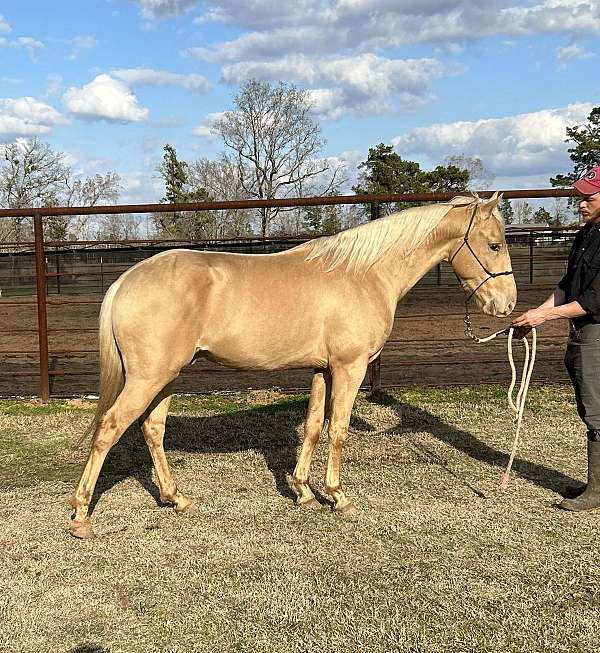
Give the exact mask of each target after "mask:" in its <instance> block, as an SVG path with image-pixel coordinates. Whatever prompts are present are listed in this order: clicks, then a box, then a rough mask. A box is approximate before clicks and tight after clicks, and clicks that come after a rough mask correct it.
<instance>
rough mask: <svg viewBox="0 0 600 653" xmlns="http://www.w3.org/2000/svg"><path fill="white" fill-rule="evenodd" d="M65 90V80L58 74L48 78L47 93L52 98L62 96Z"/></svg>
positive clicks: (52, 74) (50, 75)
mask: <svg viewBox="0 0 600 653" xmlns="http://www.w3.org/2000/svg"><path fill="white" fill-rule="evenodd" d="M62 90H63V78H62V76H61V75H57V74H56V73H50V74H49V75H48V76H47V77H46V93H47V94H48V95H50V96H55V95H60V94H61V93H62Z"/></svg>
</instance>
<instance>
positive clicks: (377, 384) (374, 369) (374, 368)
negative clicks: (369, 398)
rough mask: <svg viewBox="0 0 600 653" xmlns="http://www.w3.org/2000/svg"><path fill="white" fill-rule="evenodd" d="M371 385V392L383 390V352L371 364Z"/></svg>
mask: <svg viewBox="0 0 600 653" xmlns="http://www.w3.org/2000/svg"><path fill="white" fill-rule="evenodd" d="M369 385H370V386H371V392H379V391H380V390H381V354H379V356H377V358H376V359H375V360H374V361H373V362H372V363H370V364H369Z"/></svg>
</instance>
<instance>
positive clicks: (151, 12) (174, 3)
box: [136, 0, 198, 18]
mask: <svg viewBox="0 0 600 653" xmlns="http://www.w3.org/2000/svg"><path fill="white" fill-rule="evenodd" d="M136 2H137V3H138V4H139V5H140V8H141V10H142V15H143V16H144V17H145V18H163V17H166V16H176V15H178V14H182V13H184V12H185V11H187V10H188V9H191V8H192V7H193V6H194V5H195V4H198V0H136Z"/></svg>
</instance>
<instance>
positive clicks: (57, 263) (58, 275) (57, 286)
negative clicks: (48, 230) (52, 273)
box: [54, 248, 60, 295]
mask: <svg viewBox="0 0 600 653" xmlns="http://www.w3.org/2000/svg"><path fill="white" fill-rule="evenodd" d="M54 254H55V256H56V294H57V295H60V252H59V251H58V248H56V249H55V251H54Z"/></svg>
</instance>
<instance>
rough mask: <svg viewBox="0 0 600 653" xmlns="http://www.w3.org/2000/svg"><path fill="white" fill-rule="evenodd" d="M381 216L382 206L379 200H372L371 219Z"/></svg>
mask: <svg viewBox="0 0 600 653" xmlns="http://www.w3.org/2000/svg"><path fill="white" fill-rule="evenodd" d="M380 217H381V206H380V205H379V202H371V220H378V219H379V218H380Z"/></svg>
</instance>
